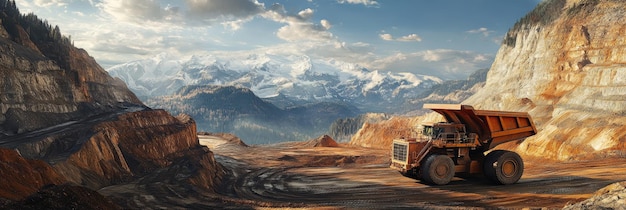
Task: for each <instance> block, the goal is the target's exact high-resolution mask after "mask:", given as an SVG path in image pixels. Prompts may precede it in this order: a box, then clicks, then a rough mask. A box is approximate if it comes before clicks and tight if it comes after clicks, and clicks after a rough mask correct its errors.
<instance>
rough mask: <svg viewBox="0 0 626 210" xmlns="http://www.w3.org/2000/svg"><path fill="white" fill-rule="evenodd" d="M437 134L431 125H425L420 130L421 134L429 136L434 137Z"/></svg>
mask: <svg viewBox="0 0 626 210" xmlns="http://www.w3.org/2000/svg"><path fill="white" fill-rule="evenodd" d="M437 134H438V132H437V131H436V130H435V129H433V126H428V125H425V126H424V129H423V130H422V135H424V136H428V137H430V138H434V137H436V136H437Z"/></svg>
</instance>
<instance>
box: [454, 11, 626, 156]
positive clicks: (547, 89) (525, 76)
mask: <svg viewBox="0 0 626 210" xmlns="http://www.w3.org/2000/svg"><path fill="white" fill-rule="evenodd" d="M624 22H626V2H624V1H618V0H600V1H595V0H594V1H591V0H567V1H566V0H551V1H544V2H542V3H540V4H539V5H538V6H537V8H535V9H534V10H533V11H532V12H530V13H529V14H528V15H526V17H524V18H522V19H521V20H520V21H519V22H518V23H517V24H515V26H514V27H513V28H512V29H511V30H510V31H509V32H508V33H507V35H506V37H505V40H504V42H503V45H502V47H501V48H500V50H499V51H498V54H497V56H496V59H495V62H494V63H493V65H492V67H491V69H490V71H489V74H488V78H487V82H486V84H485V87H484V88H483V89H482V90H481V91H479V92H478V93H476V94H475V95H473V96H472V97H471V98H469V99H468V100H466V101H465V102H464V103H466V104H471V105H474V107H475V108H478V109H496V110H511V111H528V112H530V114H531V115H532V116H533V118H534V120H535V123H536V124H537V125H538V130H539V132H538V134H537V135H535V136H533V137H530V138H528V139H526V141H524V142H523V143H522V144H521V145H520V146H519V148H518V151H519V152H520V153H522V154H524V155H530V156H538V157H547V158H552V159H559V160H567V159H580V158H599V157H604V156H606V155H619V156H623V155H625V154H624V153H623V150H624V148H626V143H625V142H626V139H625V138H624V136H626V123H625V122H626V95H624V90H626V80H625V79H624V78H626V39H624V33H626V24H623V23H624Z"/></svg>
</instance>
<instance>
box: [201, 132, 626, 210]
mask: <svg viewBox="0 0 626 210" xmlns="http://www.w3.org/2000/svg"><path fill="white" fill-rule="evenodd" d="M200 143H201V144H203V145H206V146H208V147H209V148H210V149H211V150H212V151H213V152H214V153H215V155H216V159H217V160H218V161H219V162H220V163H221V164H223V165H224V166H225V167H226V168H228V169H230V170H231V172H230V173H231V174H230V176H227V177H228V178H227V179H226V180H225V182H224V185H223V186H222V189H220V190H219V193H220V195H218V196H213V197H212V198H211V199H214V202H213V204H211V205H212V206H213V207H216V206H219V207H223V208H331V209H334V208H349V209H362V208H376V209H398V208H410V209H414V208H427V209H466V208H472V209H485V208H487V209H491V208H505V209H521V208H547V209H560V208H563V207H564V206H566V205H567V204H572V203H576V202H580V201H582V200H584V199H587V198H589V197H591V195H592V194H593V193H594V192H595V191H596V190H598V189H600V188H602V187H605V186H607V185H609V184H611V183H614V182H619V181H623V180H626V161H624V160H625V159H619V158H611V159H601V160H593V161H577V162H565V163H563V162H561V163H558V162H549V161H545V160H526V161H525V164H526V167H525V168H526V170H525V173H524V176H523V177H522V179H521V180H520V181H519V183H517V184H514V185H508V186H502V185H492V184H491V183H489V182H486V181H484V180H483V179H482V178H479V177H477V178H470V179H468V180H466V179H461V178H454V179H453V181H452V182H451V183H450V184H448V185H445V186H429V185H425V184H422V183H421V182H420V181H418V180H414V179H410V178H406V177H403V176H401V175H400V174H399V173H398V172H396V171H394V170H392V169H390V168H388V166H389V150H386V149H372V148H363V147H356V146H349V145H345V144H340V146H339V147H303V146H302V144H301V143H297V142H296V143H284V144H278V145H261V146H258V145H257V146H250V147H244V146H240V145H237V144H233V143H229V141H227V140H226V139H223V138H221V137H218V136H200ZM215 202H221V203H215Z"/></svg>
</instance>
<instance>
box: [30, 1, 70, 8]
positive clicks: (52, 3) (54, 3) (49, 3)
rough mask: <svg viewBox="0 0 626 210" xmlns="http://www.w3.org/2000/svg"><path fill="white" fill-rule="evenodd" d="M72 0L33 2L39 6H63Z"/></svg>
mask: <svg viewBox="0 0 626 210" xmlns="http://www.w3.org/2000/svg"><path fill="white" fill-rule="evenodd" d="M69 2H70V0H35V1H34V2H33V3H35V5H37V6H39V7H49V6H57V7H62V6H66V5H67V4H68V3H69Z"/></svg>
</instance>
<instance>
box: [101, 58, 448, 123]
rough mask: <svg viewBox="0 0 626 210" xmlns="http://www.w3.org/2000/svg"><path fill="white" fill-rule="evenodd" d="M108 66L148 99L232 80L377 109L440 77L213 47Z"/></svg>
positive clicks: (272, 93) (292, 96)
mask: <svg viewBox="0 0 626 210" xmlns="http://www.w3.org/2000/svg"><path fill="white" fill-rule="evenodd" d="M107 71H108V72H109V73H110V74H111V76H114V77H119V78H121V79H122V80H124V81H125V82H126V84H127V85H128V87H129V88H130V89H131V90H133V91H134V92H135V94H137V95H138V96H139V97H141V98H144V99H145V98H150V97H155V96H163V95H171V94H173V93H174V92H176V91H177V90H178V89H180V88H181V87H183V86H185V85H229V86H240V87H245V88H249V89H251V90H252V91H253V92H254V93H255V94H256V95H257V96H259V97H261V98H266V99H268V98H281V100H282V99H285V98H286V99H288V100H290V101H297V102H320V101H341V102H347V103H352V104H355V105H356V106H357V107H359V108H361V109H363V111H379V112H382V111H389V108H391V107H393V104H394V103H396V102H398V103H400V102H402V101H403V100H404V99H406V98H412V97H415V96H417V95H418V94H419V93H421V92H422V90H423V89H425V88H428V87H430V86H431V85H433V84H436V83H440V82H441V80H440V79H439V78H437V77H433V76H424V75H416V74H412V73H391V72H379V71H370V70H368V69H366V68H363V67H361V66H359V65H356V64H352V63H346V62H341V61H337V60H332V59H331V60H321V59H311V58H310V57H308V56H304V55H276V54H269V53H257V54H250V53H247V54H243V53H242V54H236V53H223V54H216V53H214V54H211V55H197V56H192V57H191V58H189V59H177V58H174V57H173V56H170V55H168V54H165V53H162V54H159V55H157V56H155V57H154V58H152V59H146V60H138V61H132V62H129V63H125V64H120V65H116V66H113V67H111V68H109V69H107ZM279 106H280V105H279Z"/></svg>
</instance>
